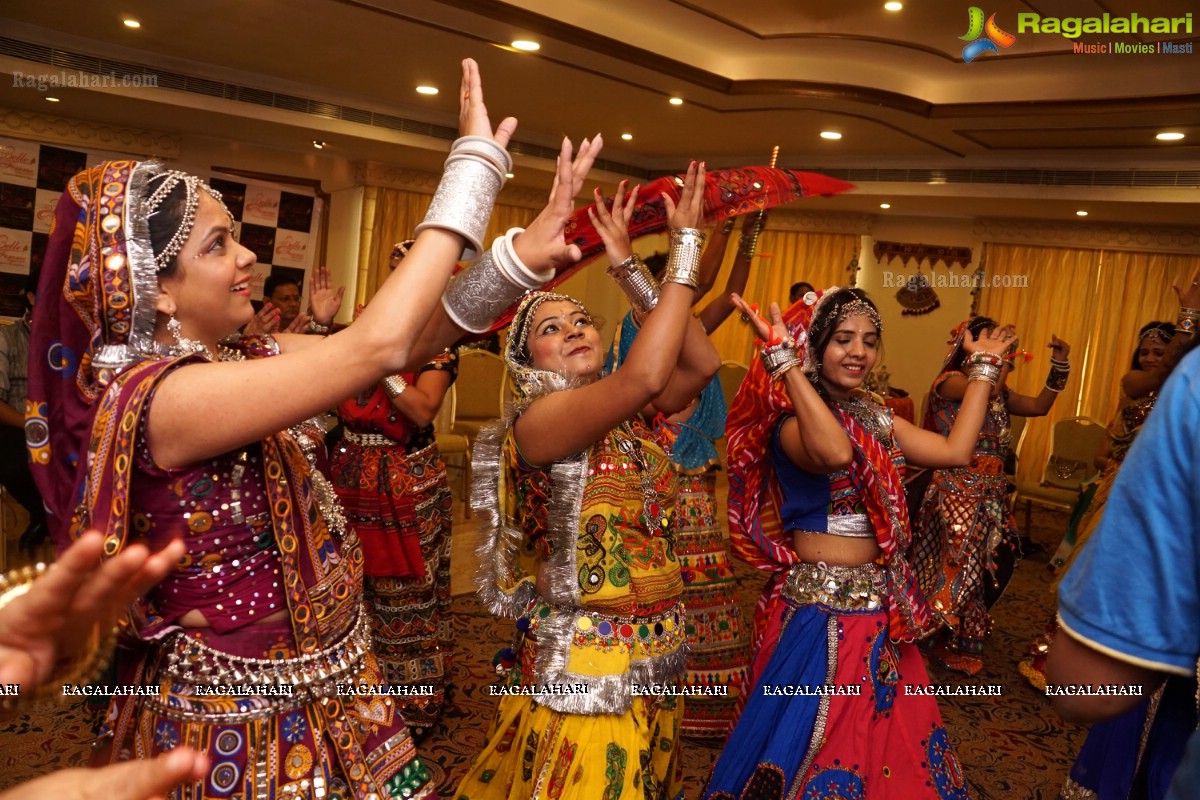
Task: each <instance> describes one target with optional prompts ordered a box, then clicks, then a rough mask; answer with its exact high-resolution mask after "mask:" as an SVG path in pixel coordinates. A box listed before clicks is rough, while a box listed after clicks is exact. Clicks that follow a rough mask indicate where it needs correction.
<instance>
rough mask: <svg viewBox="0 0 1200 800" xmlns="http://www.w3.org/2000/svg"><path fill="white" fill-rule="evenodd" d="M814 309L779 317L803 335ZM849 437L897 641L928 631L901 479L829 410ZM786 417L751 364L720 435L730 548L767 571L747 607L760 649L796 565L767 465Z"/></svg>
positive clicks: (766, 379) (862, 431)
mask: <svg viewBox="0 0 1200 800" xmlns="http://www.w3.org/2000/svg"><path fill="white" fill-rule="evenodd" d="M813 309H814V306H810V305H808V304H806V303H805V302H803V301H801V302H798V303H796V304H794V305H792V306H791V307H790V308H788V309H787V311H785V312H784V315H783V319H784V322H785V323H786V324H787V326H788V329H789V330H790V331H792V333H793V334H796V333H797V332H798V331H800V330H807V329H808V327H809V324H810V322H811V320H812V316H813ZM831 409H832V410H833V412H834V414H835V415H836V416H837V417H838V421H839V422H840V423H841V425H842V428H843V429H844V430H845V431H846V434H847V436H849V437H850V441H851V444H852V446H853V448H854V460H853V461H852V463H851V465H850V474H851V478H852V480H853V481H854V483H855V485H856V486H857V487H858V489H859V491H860V493H861V495H862V501H863V504H864V506H865V508H866V511H867V515H868V517H869V518H870V520H871V523H872V526H873V528H874V530H875V537H876V540H877V541H878V543H879V546H880V548H881V550H882V551H883V553H882V556H881V558H880V560H881V562H882V563H883V565H884V567H885V570H886V572H887V576H888V588H889V591H888V598H887V611H888V624H889V630H890V635H891V637H892V638H893V639H897V640H912V639H917V638H921V637H922V636H925V635H927V634H928V633H929V631H930V630H931V629H932V627H933V625H934V622H933V619H932V615H931V614H930V613H929V609H928V607H927V606H926V604H925V601H924V598H923V597H922V596H921V594H920V591H919V590H918V589H917V585H916V581H915V578H914V577H913V574H912V570H911V568H910V567H909V565H908V563H907V562H906V561H905V559H904V557H903V553H904V550H905V548H906V547H907V546H908V542H909V540H910V538H911V535H910V532H909V526H908V511H907V502H906V500H905V497H904V487H903V481H902V478H901V475H900V473H899V471H898V470H897V468H896V466H895V464H894V463H893V462H892V459H891V457H890V455H889V453H888V449H887V447H886V446H885V445H884V444H883V443H882V442H880V441H879V440H878V439H877V438H876V437H875V436H874V435H873V434H871V433H870V432H869V431H868V430H867V429H866V428H865V427H864V426H863V425H862V424H860V423H859V422H858V421H857V420H856V419H855V418H854V417H853V416H852V415H851V414H849V413H847V412H845V411H843V410H842V409H840V408H838V407H837V406H832V407H831ZM791 412H792V404H791V400H790V399H789V398H788V396H787V393H786V391H785V390H784V388H783V383H782V382H781V381H774V380H772V379H771V377H770V375H768V374H767V371H766V369H765V368H764V367H763V366H762V363H761V362H760V361H758V360H757V359H756V360H755V361H754V363H752V364H751V366H750V370H749V372H748V373H747V375H746V379H745V380H744V381H743V382H742V385H741V387H740V388H739V389H738V392H737V394H736V395H735V396H734V399H733V402H732V404H731V405H730V407H729V419H728V422H727V423H726V428H725V434H726V437H727V441H728V463H729V533H730V538H731V542H732V544H733V548H734V551H735V552H736V553H737V554H738V555H739V556H740V557H741V558H743V559H745V560H746V561H748V562H749V563H750V564H752V565H753V566H754V567H756V568H758V569H761V570H766V571H769V572H774V573H776V575H775V576H774V577H773V578H772V580H771V581H770V582H769V583H768V585H767V588H766V589H765V590H764V592H763V595H762V597H760V598H759V602H758V606H757V608H756V610H755V648H756V649H757V648H759V647H761V646H762V644H763V642H762V636H763V633H764V630H765V625H764V623H765V620H766V619H767V618H768V617H769V616H770V613H771V611H772V610H773V607H774V605H775V604H776V603H778V602H779V592H780V589H781V587H782V583H783V581H782V577H783V575H784V574H785V573H786V572H787V570H788V569H789V568H790V567H791V566H792V565H793V564H796V563H798V562H799V560H800V559H799V557H798V556H797V555H796V552H795V550H794V549H793V547H792V541H791V537H790V536H789V535H788V533H787V531H785V530H784V528H783V523H782V520H781V518H780V514H779V509H780V507H781V506H782V494H781V491H780V487H779V483H778V481H777V479H776V476H775V470H774V468H773V466H772V463H771V454H770V448H771V437H772V435H773V431H774V428H775V425H776V424H777V423H778V421H779V419H780V418H781V417H782V416H784V415H786V414H790V413H791Z"/></svg>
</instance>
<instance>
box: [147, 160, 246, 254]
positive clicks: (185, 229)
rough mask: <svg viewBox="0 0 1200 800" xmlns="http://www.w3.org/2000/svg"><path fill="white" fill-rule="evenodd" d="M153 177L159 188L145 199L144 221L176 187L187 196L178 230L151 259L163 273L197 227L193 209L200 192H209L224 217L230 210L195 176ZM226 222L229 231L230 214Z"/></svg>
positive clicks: (172, 173)
mask: <svg viewBox="0 0 1200 800" xmlns="http://www.w3.org/2000/svg"><path fill="white" fill-rule="evenodd" d="M155 177H157V178H159V184H158V188H156V189H155V190H154V192H153V193H151V195H150V196H149V197H148V198H146V209H145V210H146V218H147V219H149V218H150V217H152V216H154V215H155V214H157V213H158V211H159V208H160V207H161V206H162V204H163V203H164V202H165V201H166V199H167V197H168V195H170V194H171V192H172V191H174V189H175V187H176V186H178V185H179V184H181V183H182V184H183V186H184V189H185V191H186V193H187V194H186V197H185V199H184V203H183V215H182V216H181V217H180V220H179V227H178V228H177V229H176V230H175V235H174V236H172V237H171V240H170V241H169V242H167V246H166V247H164V248H163V251H162V252H161V253H159V254H158V255H156V256H155V257H154V265H155V266H156V267H157V268H158V271H159V272H162V271H163V270H165V269H167V268H168V267H169V266H171V261H173V260H174V258H175V256H177V255H179V251H180V250H182V249H183V245H184V244H185V243H186V242H187V240H188V237H189V236H191V235H192V228H193V226H195V224H196V209H197V208H198V207H199V206H200V190H201V189H203V190H204V191H206V192H208V194H209V196H210V197H212V199H214V200H216V201H217V202H218V203H220V204H221V208H224V209H225V213H226V214H229V209H228V208H225V203H224V202H223V201H222V200H221V193H220V192H218V191H217V190H216V189H214V188H212V187H211V186H209V185H208V184H207V183H205V182H204V181H202V180H200V179H199V178H197V177H196V176H195V175H189V174H188V173H186V172H180V171H179V170H169V171H168V172H163V173H160V174H159V175H158V176H155ZM229 219H230V229H232V228H233V215H232V214H229Z"/></svg>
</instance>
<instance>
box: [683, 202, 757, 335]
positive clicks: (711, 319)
mask: <svg viewBox="0 0 1200 800" xmlns="http://www.w3.org/2000/svg"><path fill="white" fill-rule="evenodd" d="M765 221H766V219H765V214H746V215H744V216H743V218H742V236H741V238H740V239H739V240H738V249H737V256H736V257H735V258H734V260H733V266H732V267H731V268H730V269H729V278H728V279H727V280H726V281H725V291H724V292H723V293H722V294H721V296H720V297H715V298H713V300H712V301H711V302H709V304H708V305H706V306H705V307H704V308H703V309H702V310H701V311H700V313H699V315H698V319H699V320H700V324H701V325H703V326H704V330H706V331H708V332H709V333H712V332H713V331H715V330H716V329H717V328H718V327H720V325H721V323H722V322H724V321H725V320H726V319H728V318H729V315H730V314H732V313H733V308H734V306H733V301H732V300H731V299H730V298H731V296H732V295H735V294H737V295H740V294H742V293H743V292H745V291H746V281H747V280H748V279H749V278H750V263H751V262H752V261H753V260H754V248H755V243H756V242H757V241H758V234H759V233H760V232H761V231H762V226H763V224H765ZM726 242H728V239H726ZM713 248H714V246H713V245H711V244H710V245H709V246H708V249H707V250H705V251H704V254H705V255H706V256H707V255H708V251H709V250H712V249H713ZM721 253H722V256H724V253H725V249H724V247H722V249H721Z"/></svg>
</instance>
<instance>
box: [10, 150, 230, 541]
mask: <svg viewBox="0 0 1200 800" xmlns="http://www.w3.org/2000/svg"><path fill="white" fill-rule="evenodd" d="M160 175H165V177H166V178H167V180H166V181H165V182H164V183H163V184H161V185H160V191H159V192H158V195H159V197H157V198H155V199H152V198H151V196H150V191H151V190H150V183H151V181H152V180H153V179H154V178H155V177H157V176H160ZM177 183H182V184H185V185H186V187H187V190H188V192H189V195H194V194H195V193H196V192H197V191H198V190H203V191H206V192H208V194H210V195H211V196H213V197H214V198H215V199H217V200H218V201H219V200H220V195H219V194H218V193H216V192H215V191H214V190H212V189H211V188H209V187H208V186H206V185H205V184H203V183H201V182H200V181H199V180H198V179H196V178H195V177H193V176H190V175H184V173H180V172H174V171H171V170H166V169H164V168H163V166H162V165H161V164H157V163H155V162H137V161H108V162H105V163H103V164H100V165H99V166H95V167H91V168H89V169H86V170H84V171H82V172H80V173H78V174H77V175H75V177H73V178H72V179H71V181H70V182H69V183H68V184H67V187H66V190H65V191H64V192H63V194H62V197H60V198H59V201H58V206H57V207H56V209H55V212H54V219H53V221H52V222H51V227H50V240H49V243H48V244H47V247H46V254H45V257H44V258H43V261H42V271H41V275H40V277H39V280H38V302H37V304H36V306H35V307H34V313H33V326H32V332H31V334H30V344H29V355H30V363H29V399H28V401H27V402H26V407H25V437H26V441H27V444H28V447H29V452H30V457H31V460H32V469H33V474H34V479H35V480H36V481H37V484H38V489H39V490H40V491H41V493H42V498H43V500H44V502H45V503H46V506H47V510H48V511H49V512H50V516H49V524H50V532H51V535H52V537H53V538H54V541H55V543H56V544H57V545H58V546H59V547H60V548H61V547H64V546H66V544H67V543H68V542H67V538H68V537H67V525H68V524H69V523H70V520H71V515H72V511H73V509H74V508H76V507H77V506H78V505H79V504H80V503H81V502H82V488H83V487H82V483H81V481H80V480H79V478H80V477H81V475H82V472H83V470H84V468H85V467H86V465H85V464H81V460H83V459H84V458H85V457H86V455H87V444H88V441H89V438H90V435H91V428H92V421H93V419H94V417H95V410H96V402H97V400H98V399H99V398H100V396H101V395H102V394H103V393H104V390H105V388H106V387H107V386H108V385H109V384H110V383H111V382H112V380H113V379H114V378H115V377H116V376H117V375H118V374H119V373H121V372H122V371H123V370H125V369H127V368H128V367H129V366H131V365H132V364H134V363H136V362H138V361H140V360H143V359H145V358H153V357H156V356H162V355H163V352H162V350H161V348H160V347H158V346H156V344H155V342H154V329H155V323H156V321H157V313H158V312H157V310H156V302H157V299H158V273H159V269H158V265H157V264H156V260H155V254H154V251H153V248H152V246H151V240H150V225H149V217H150V214H151V213H152V212H153V210H155V209H156V208H157V202H160V201H161V199H162V198H163V197H165V196H166V193H168V192H169V191H170V189H171V187H172V186H174V185H175V184H177ZM192 208H193V209H194V205H193V206H192ZM185 216H186V215H185ZM185 225H189V223H185ZM183 227H184V226H181V227H180V230H179V231H177V232H176V233H177V236H176V238H179V235H180V234H182V236H183V238H184V239H186V237H187V233H188V231H185V230H183ZM172 245H174V242H173V243H172Z"/></svg>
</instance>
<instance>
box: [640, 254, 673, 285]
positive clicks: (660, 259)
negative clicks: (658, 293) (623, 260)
mask: <svg viewBox="0 0 1200 800" xmlns="http://www.w3.org/2000/svg"><path fill="white" fill-rule="evenodd" d="M642 263H643V264H645V265H646V269H648V270H650V274H651V275H653V276H654V278H655V280H661V279H662V276H663V273H664V272H666V271H667V254H666V253H651V254H650V255H648V256H646V257H645V258H644V259H642Z"/></svg>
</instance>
